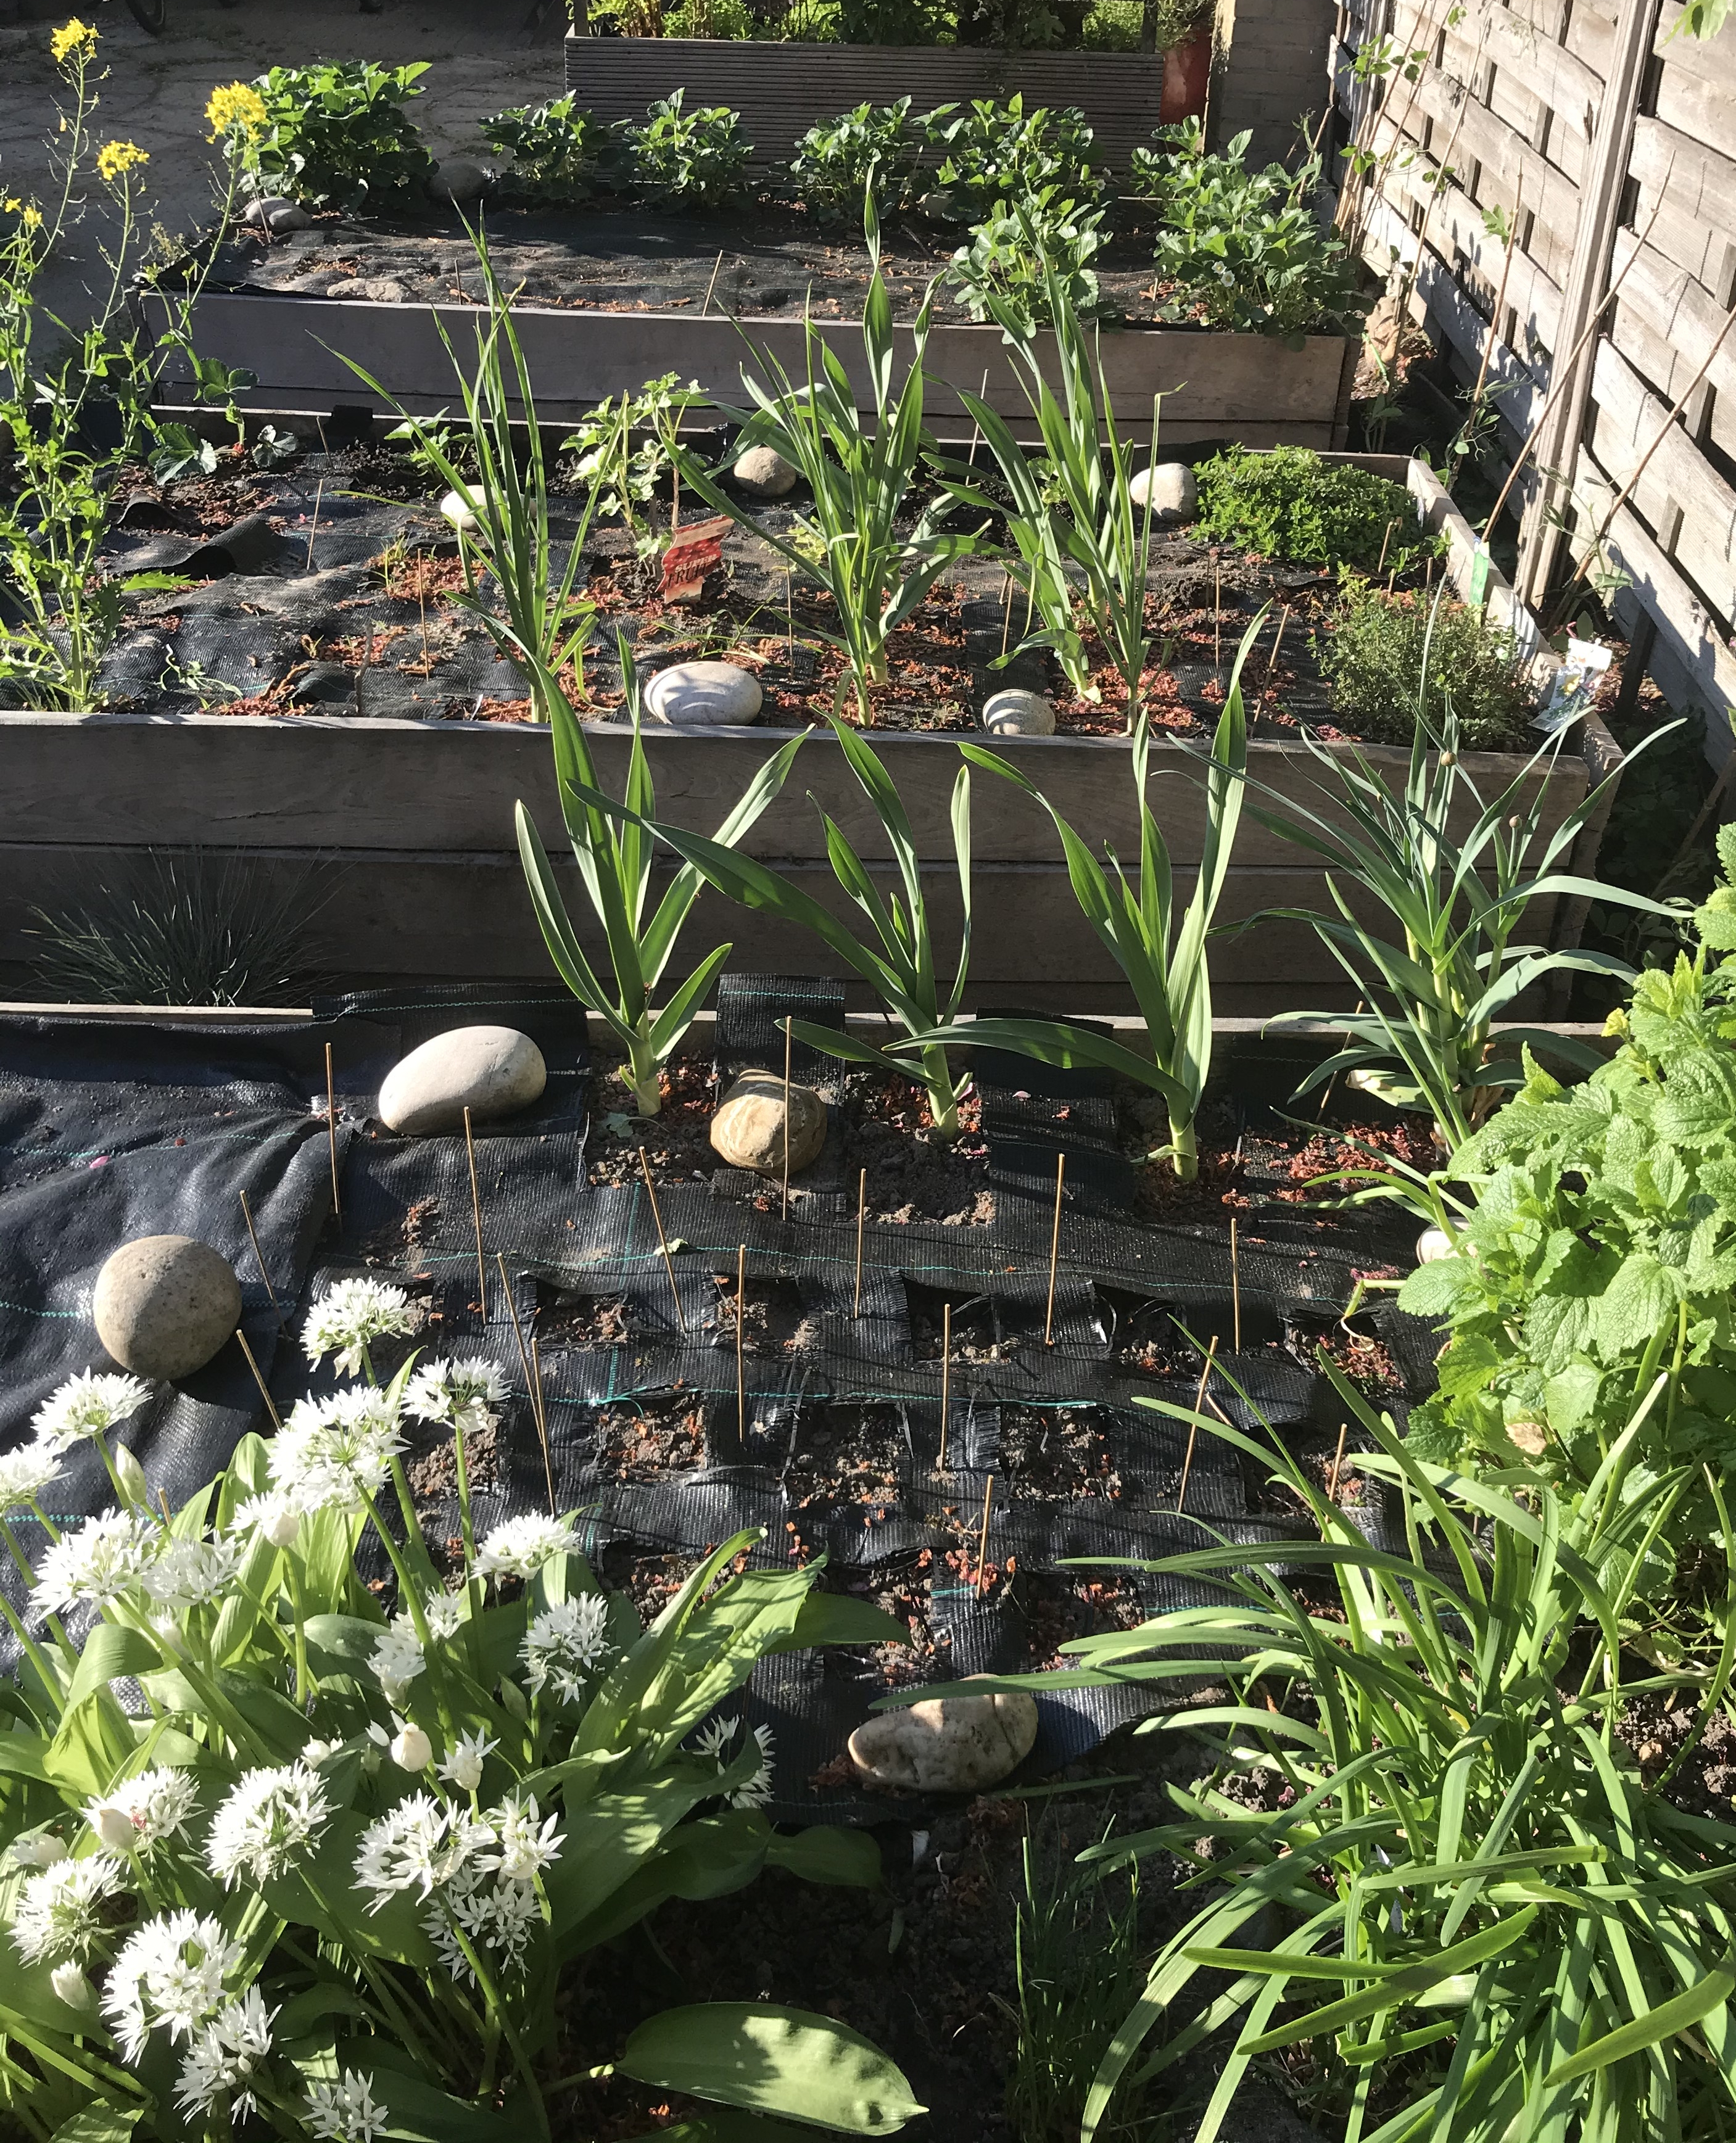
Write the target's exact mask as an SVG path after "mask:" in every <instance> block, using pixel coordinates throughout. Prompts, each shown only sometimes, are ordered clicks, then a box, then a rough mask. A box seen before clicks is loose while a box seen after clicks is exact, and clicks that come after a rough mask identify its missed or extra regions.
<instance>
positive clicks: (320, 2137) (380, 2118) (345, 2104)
mask: <svg viewBox="0 0 1736 2143" xmlns="http://www.w3.org/2000/svg"><path fill="white" fill-rule="evenodd" d="M371 2081H372V2079H371V2078H370V2077H368V2076H359V2075H358V2074H357V2073H356V2071H354V2069H345V2070H344V2074H343V2076H341V2077H340V2078H339V2081H337V2082H336V2083H310V2084H309V2086H308V2104H307V2127H308V2133H309V2136H312V2137H313V2138H314V2143H373V2139H374V2137H375V2136H378V2134H379V2132H380V2131H381V2130H382V2129H383V2127H384V2126H385V2125H386V2110H385V2108H384V2107H383V2106H377V2105H376V2104H375V2103H374V2100H373V2092H372V2091H371V2090H370V2089H369V2088H368V2086H369V2084H370V2082H371Z"/></svg>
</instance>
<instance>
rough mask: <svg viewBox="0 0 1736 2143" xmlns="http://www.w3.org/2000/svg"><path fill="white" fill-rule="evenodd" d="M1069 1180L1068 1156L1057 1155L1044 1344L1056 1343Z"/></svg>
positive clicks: (1047, 1345) (1050, 1345) (1050, 1233)
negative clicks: (1063, 1199)
mask: <svg viewBox="0 0 1736 2143" xmlns="http://www.w3.org/2000/svg"><path fill="white" fill-rule="evenodd" d="M1066 1180H1067V1157H1066V1155H1065V1154H1064V1153H1058V1154H1056V1156H1055V1225H1054V1227H1053V1228H1052V1229H1051V1230H1050V1231H1049V1307H1048V1309H1047V1311H1046V1314H1045V1315H1044V1318H1043V1344H1044V1345H1045V1346H1046V1347H1052V1346H1053V1345H1054V1344H1055V1272H1056V1266H1057V1265H1059V1264H1060V1262H1061V1195H1062V1192H1063V1190H1064V1189H1065V1187H1066Z"/></svg>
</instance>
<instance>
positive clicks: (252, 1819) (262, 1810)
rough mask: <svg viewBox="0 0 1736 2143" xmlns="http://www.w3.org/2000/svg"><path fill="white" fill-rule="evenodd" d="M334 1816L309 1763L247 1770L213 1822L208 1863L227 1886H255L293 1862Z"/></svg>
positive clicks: (266, 1880) (267, 1880) (232, 1789)
mask: <svg viewBox="0 0 1736 2143" xmlns="http://www.w3.org/2000/svg"><path fill="white" fill-rule="evenodd" d="M329 1814H331V1802H330V1801H329V1799H328V1798H327V1795H326V1791H325V1786H324V1782H323V1781H322V1779H320V1776H319V1773H318V1772H317V1771H314V1770H310V1769H309V1768H308V1766H307V1765H306V1764H302V1763H297V1764H279V1765H277V1766H275V1767H274V1768H273V1769H263V1770H253V1771H245V1772H244V1773H243V1774H242V1775H241V1777H240V1779H238V1780H237V1781H236V1783H235V1785H234V1786H233V1787H232V1788H231V1789H230V1793H229V1795H228V1797H227V1799H225V1801H224V1802H223V1804H222V1805H221V1806H220V1808H219V1809H218V1810H217V1813H216V1814H215V1817H213V1819H212V1820H211V1831H210V1837H209V1838H208V1839H206V1841H205V1865H206V1867H207V1868H210V1871H211V1873H212V1874H214V1875H215V1877H216V1878H218V1880H219V1881H220V1883H222V1884H223V1885H224V1887H225V1888H226V1889H230V1890H233V1889H234V1888H235V1885H236V1883H238V1882H240V1881H241V1880H242V1879H244V1878H245V1880H246V1882H247V1883H249V1884H250V1886H251V1887H252V1888H255V1889H258V1888H260V1886H261V1885H262V1884H264V1883H269V1882H270V1880H271V1879H272V1878H273V1877H274V1876H276V1875H280V1874H282V1873H283V1872H284V1869H285V1868H288V1867H289V1866H291V1865H292V1864H293V1863H294V1861H295V1859H296V1858H297V1857H298V1856H299V1854H300V1853H304V1852H305V1851H306V1850H307V1849H309V1847H311V1846H312V1845H313V1844H314V1842H315V1841H316V1840H317V1839H318V1838H319V1834H320V1832H321V1831H322V1830H323V1829H324V1827H325V1821H326V1818H327V1817H328V1816H329Z"/></svg>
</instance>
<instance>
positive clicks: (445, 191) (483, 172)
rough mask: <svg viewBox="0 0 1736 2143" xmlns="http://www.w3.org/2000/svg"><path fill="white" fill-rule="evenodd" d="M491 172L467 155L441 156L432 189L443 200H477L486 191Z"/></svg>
mask: <svg viewBox="0 0 1736 2143" xmlns="http://www.w3.org/2000/svg"><path fill="white" fill-rule="evenodd" d="M491 180H492V173H491V172H490V171H487V169H486V168H485V167H484V166H482V165H481V164H478V163H476V162H475V161H472V159H471V158H470V157H468V156H443V157H442V158H441V160H440V161H439V164H438V166H436V168H435V171H434V178H433V192H434V194H435V195H436V196H437V197H438V199H441V200H449V201H473V200H480V199H481V198H482V195H484V194H485V193H487V191H488V187H489V184H490V181H491Z"/></svg>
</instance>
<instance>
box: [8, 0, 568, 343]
mask: <svg viewBox="0 0 1736 2143" xmlns="http://www.w3.org/2000/svg"><path fill="white" fill-rule="evenodd" d="M27 4H28V6H29V7H30V8H31V10H32V12H35V11H36V10H37V8H38V7H41V6H42V0H27ZM168 6H169V19H168V23H167V26H166V30H165V32H164V34H163V35H162V36H161V37H151V36H149V35H147V33H146V32H145V31H143V30H141V28H140V27H139V26H138V24H137V23H136V22H135V21H134V20H133V18H132V17H131V14H130V13H129V12H127V10H126V8H125V7H123V6H121V5H120V4H118V0H102V4H100V5H92V4H91V0H67V4H65V5H62V6H59V7H57V8H56V9H55V11H54V14H53V17H52V21H51V20H49V19H43V20H41V21H32V22H17V21H14V22H10V23H7V22H4V21H3V19H0V192H4V193H8V194H20V195H26V196H29V195H37V196H38V197H48V196H50V195H52V194H55V193H57V192H58V187H59V181H58V178H57V175H56V173H55V172H54V171H53V169H52V161H51V151H52V148H53V146H54V145H55V141H56V138H57V136H56V119H55V109H54V106H55V98H56V96H57V92H59V91H60V90H61V88H62V83H61V78H60V75H59V71H58V69H57V67H55V65H54V62H53V61H52V58H51V57H50V55H49V51H48V38H49V33H50V31H51V29H52V24H53V22H61V21H64V20H65V19H66V18H67V17H68V16H70V15H72V14H74V13H78V14H82V16H83V17H84V19H85V20H86V21H87V22H91V21H94V22H95V23H96V27H97V30H98V32H100V35H101V45H100V47H99V56H100V59H101V62H102V63H103V64H104V65H105V66H106V70H107V72H106V79H105V80H104V81H103V82H102V84H101V99H102V101H101V110H100V112H99V114H98V116H97V120H96V140H97V141H99V142H100V141H110V140H115V139H119V140H122V141H135V142H136V143H137V144H138V146H140V147H141V149H144V150H146V151H149V152H150V156H151V162H150V164H149V165H148V166H146V171H145V173H144V177H145V180H146V185H145V186H144V189H143V193H144V200H145V205H146V217H147V221H150V220H154V221H156V222H157V223H160V224H161V225H162V227H163V228H164V230H166V231H169V232H171V233H174V234H177V235H179V234H184V233H190V232H192V231H194V230H198V229H199V228H200V226H201V225H203V224H205V222H206V221H207V220H209V218H210V215H211V213H212V206H213V195H214V190H215V188H216V187H217V186H218V185H219V180H218V177H217V173H216V170H215V166H214V164H213V161H212V159H213V156H214V155H215V151H213V150H212V149H211V147H210V145H209V144H208V143H207V141H206V140H205V118H204V113H205V100H206V98H207V97H209V96H210V93H211V91H212V90H213V88H214V87H216V85H217V84H218V83H220V82H235V81H246V80H249V79H250V78H251V77H253V76H255V75H256V74H260V73H263V72H265V69H266V68H267V67H276V66H284V67H289V66H299V65H303V64H304V63H305V62H308V61H310V60H314V59H374V60H380V61H384V62H391V63H393V64H394V65H397V64H401V63H403V62H406V61H410V60H425V61H427V62H428V72H427V74H425V75H424V76H423V77H422V84H421V86H422V88H423V95H422V96H420V97H417V98H416V99H414V100H413V104H412V107H411V108H412V110H413V112H414V115H415V118H416V122H417V125H418V126H419V127H420V128H421V130H422V132H423V136H424V138H425V139H426V141H427V142H428V146H429V148H430V149H431V150H432V151H433V153H434V154H435V155H436V156H448V155H452V154H454V153H465V154H472V155H473V154H476V153H477V152H482V151H485V145H484V143H483V141H482V136H481V135H480V134H479V132H478V131H477V128H478V125H479V122H480V121H482V119H484V118H486V117H487V116H488V115H489V114H490V113H491V112H495V111H501V110H502V109H503V108H504V107H506V106H512V105H521V104H535V103H541V102H542V101H545V100H546V99H547V98H549V97H558V96H559V95H560V94H561V42H560V40H561V33H562V32H564V30H565V27H566V9H565V7H564V6H563V5H562V4H561V0H553V4H552V5H551V7H550V8H549V10H548V13H547V17H545V19H544V21H543V22H542V24H541V25H540V26H537V27H532V23H531V21H530V10H531V0H507V4H506V5H504V6H495V7H487V6H478V5H477V4H476V0H387V4H386V6H385V7H383V10H382V12H380V13H378V14H373V15H368V14H363V13H362V12H360V11H359V8H358V7H357V6H356V5H355V0H349V4H347V5H345V4H343V0H299V4H298V5H297V6H295V7H293V8H290V9H288V10H287V11H286V10H285V9H284V8H283V7H274V6H268V5H265V4H264V0H244V4H242V5H240V6H237V7H221V6H219V5H217V4H216V0H168ZM106 216H107V204H106V197H105V195H104V191H103V189H102V188H101V186H100V185H99V184H98V183H96V181H95V179H94V177H93V178H92V181H91V186H90V187H89V189H88V190H87V200H86V204H85V209H84V213H83V215H82V220H80V222H79V223H78V225H77V227H76V228H75V229H74V230H72V232H71V233H70V234H69V237H68V241H67V243H66V244H65V245H63V248H62V253H61V255H59V257H57V259H56V260H54V261H52V263H51V264H50V265H49V266H48V267H47V270H45V273H44V276H43V279H42V286H41V294H42V301H43V304H45V306H46V307H47V309H49V310H51V311H53V312H55V313H57V314H60V316H61V317H62V318H63V319H67V320H68V321H71V322H73V323H75V324H76V323H77V321H78V320H79V319H81V318H82V316H83V314H84V313H85V310H86V309H87V306H88V304H89V303H90V296H89V294H90V292H91V290H93V289H95V288H96V287H99V285H100V280H101V240H102V239H103V237H104V236H105V235H106V231H107V229H108V224H107V220H106Z"/></svg>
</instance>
